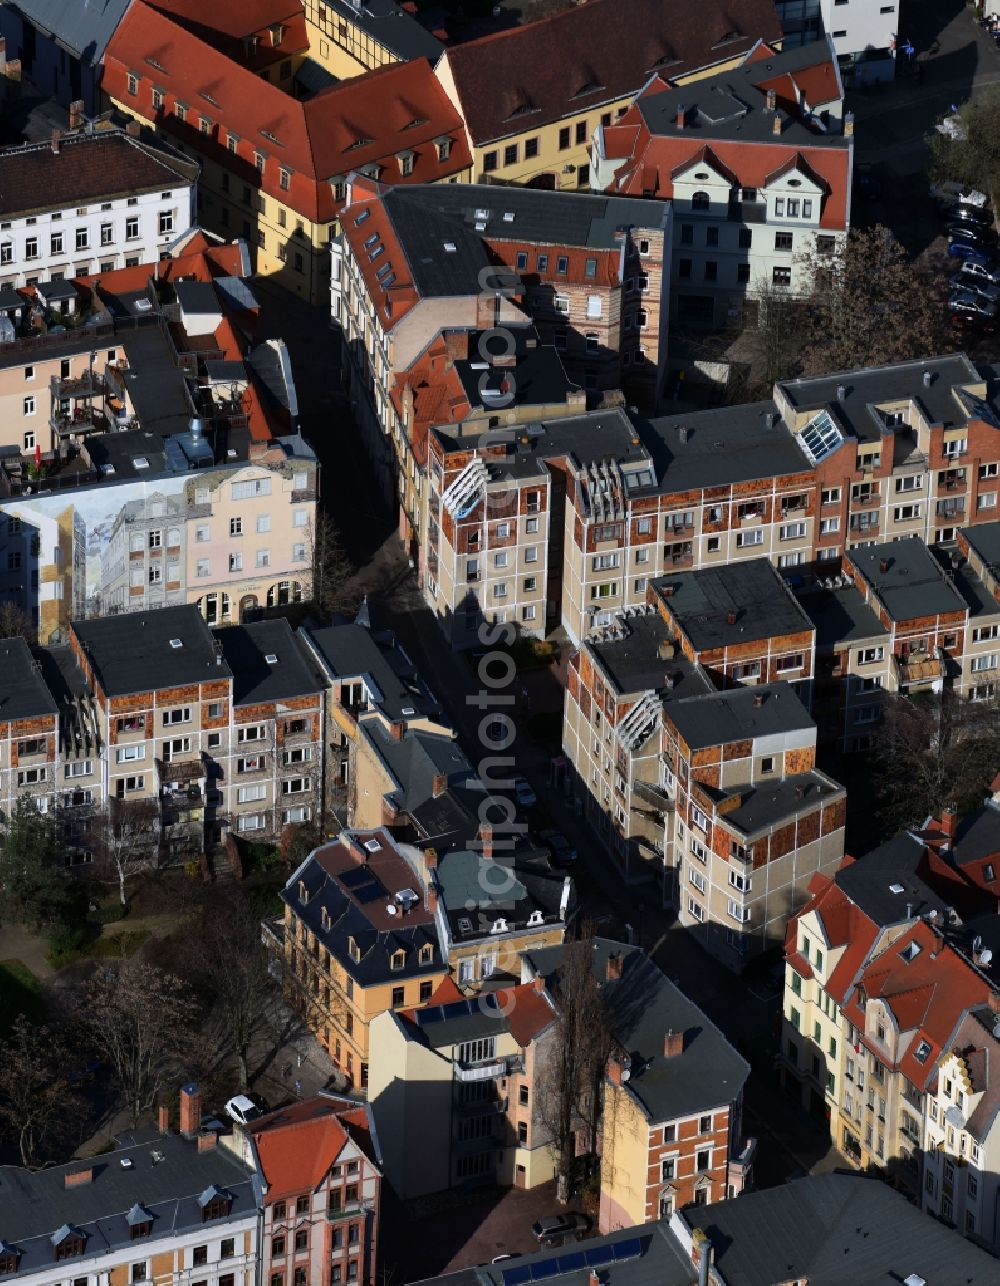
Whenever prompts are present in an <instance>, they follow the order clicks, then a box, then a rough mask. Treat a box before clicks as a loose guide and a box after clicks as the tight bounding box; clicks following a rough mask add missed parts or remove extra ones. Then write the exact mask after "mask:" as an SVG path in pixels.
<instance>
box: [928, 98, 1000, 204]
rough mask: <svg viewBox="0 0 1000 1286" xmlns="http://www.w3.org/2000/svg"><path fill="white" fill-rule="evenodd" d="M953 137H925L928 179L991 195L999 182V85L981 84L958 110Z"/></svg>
mask: <svg viewBox="0 0 1000 1286" xmlns="http://www.w3.org/2000/svg"><path fill="white" fill-rule="evenodd" d="M958 116H959V120H960V123H961V127H962V128H960V130H959V131H958V136H957V137H952V138H948V137H946V136H945V135H943V134H941V133H939V132H938V131H937V130H935V131H934V132H933V133H932V134H931V135H930V136H929V142H930V150H931V165H930V175H931V178H932V179H934V180H936V181H937V182H939V183H940V182H947V181H948V180H951V181H953V182H955V183H964V184H966V185H967V186H968V187H971V188H978V189H979V191H981V192H985V193H986V194H987V195H988V196H990V197H991V198H992V196H993V193H994V192H995V191H996V189H997V186H998V184H1000V86H998V85H984V86H983V87H982V88H981V89H980V90H977V92H976V96H975V98H973V99H971V100H970V101H969V102H967V103H963V104H962V106H961V107H960V108H959V109H958Z"/></svg>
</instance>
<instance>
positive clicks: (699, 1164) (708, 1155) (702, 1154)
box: [694, 1148, 712, 1174]
mask: <svg viewBox="0 0 1000 1286" xmlns="http://www.w3.org/2000/svg"><path fill="white" fill-rule="evenodd" d="M694 1168H695V1170H696V1171H697V1172H698V1173H699V1174H704V1173H705V1171H706V1170H710V1169H711V1168H712V1149H711V1148H699V1149H698V1151H697V1152H696V1153H695V1159H694Z"/></svg>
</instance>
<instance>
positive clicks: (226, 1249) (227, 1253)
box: [205, 1202, 236, 1259]
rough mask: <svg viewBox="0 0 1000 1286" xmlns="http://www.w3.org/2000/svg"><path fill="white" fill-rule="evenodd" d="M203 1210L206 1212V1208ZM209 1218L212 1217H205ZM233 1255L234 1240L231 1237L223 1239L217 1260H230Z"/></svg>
mask: <svg viewBox="0 0 1000 1286" xmlns="http://www.w3.org/2000/svg"><path fill="white" fill-rule="evenodd" d="M209 1205H211V1202H210V1203H209ZM205 1209H206V1210H207V1209H208V1206H206V1207H205ZM220 1213H221V1212H220ZM211 1217H212V1216H209V1215H206V1218H211ZM215 1218H218V1216H217V1215H216V1216H215ZM235 1253H236V1242H235V1241H234V1239H233V1238H232V1237H223V1239H222V1244H221V1245H220V1247H219V1258H220V1259H232V1257H233V1255H235Z"/></svg>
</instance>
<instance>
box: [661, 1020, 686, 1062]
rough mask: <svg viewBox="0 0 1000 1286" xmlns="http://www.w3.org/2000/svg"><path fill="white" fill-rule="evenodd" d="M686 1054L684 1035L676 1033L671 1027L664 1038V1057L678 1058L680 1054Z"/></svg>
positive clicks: (679, 1032)
mask: <svg viewBox="0 0 1000 1286" xmlns="http://www.w3.org/2000/svg"><path fill="white" fill-rule="evenodd" d="M683 1053H684V1033H683V1032H682V1031H674V1029H673V1028H672V1027H671V1028H670V1030H669V1031H668V1032H666V1034H665V1035H664V1037H663V1057H664V1058H676V1057H677V1055H678V1054H683Z"/></svg>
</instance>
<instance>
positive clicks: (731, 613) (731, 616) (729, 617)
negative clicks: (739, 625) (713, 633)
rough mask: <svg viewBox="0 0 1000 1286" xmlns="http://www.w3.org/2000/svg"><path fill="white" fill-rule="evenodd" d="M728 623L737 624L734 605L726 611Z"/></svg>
mask: <svg viewBox="0 0 1000 1286" xmlns="http://www.w3.org/2000/svg"><path fill="white" fill-rule="evenodd" d="M726 624H727V625H735V624H736V609H735V608H734V607H731V608H729V610H728V611H727V612H726Z"/></svg>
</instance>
